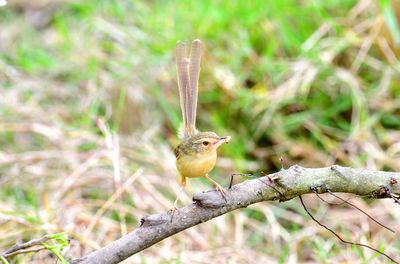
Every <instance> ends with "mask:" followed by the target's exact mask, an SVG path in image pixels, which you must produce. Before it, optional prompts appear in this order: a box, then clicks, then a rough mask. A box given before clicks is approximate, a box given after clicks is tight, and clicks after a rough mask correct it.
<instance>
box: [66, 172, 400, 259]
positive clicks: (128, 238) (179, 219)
mask: <svg viewBox="0 0 400 264" xmlns="http://www.w3.org/2000/svg"><path fill="white" fill-rule="evenodd" d="M399 183H400V173H395V172H383V171H370V170H365V169H353V168H347V167H340V166H337V165H334V166H331V167H327V168H318V169H308V168H302V167H300V166H298V165H295V166H292V167H290V168H289V169H287V170H282V171H279V172H277V173H274V174H271V175H267V176H265V177H260V178H256V179H253V180H247V181H244V182H242V183H240V184H237V185H234V186H232V188H230V189H228V190H226V193H227V200H226V201H225V200H224V199H223V198H222V197H221V195H220V194H219V193H218V192H217V191H215V190H213V191H208V192H203V193H196V194H194V197H193V201H195V203H193V204H190V205H187V206H185V207H183V208H180V209H179V211H178V212H176V213H175V214H174V217H173V219H171V215H170V214H168V213H161V214H155V215H150V216H146V217H144V218H143V219H142V220H141V225H140V227H138V228H137V229H135V230H134V231H132V232H131V233H129V234H127V235H125V236H123V237H121V238H120V239H118V240H116V241H114V242H112V243H110V244H109V245H107V246H105V247H103V248H101V249H99V250H96V251H94V252H92V253H90V254H89V255H87V256H85V257H82V258H79V259H75V260H73V261H72V263H73V264H78V263H79V264H92V263H93V264H94V263H96V264H102V263H108V264H113V263H119V262H121V261H122V260H124V259H126V258H128V257H130V256H132V255H133V254H135V253H138V252H140V251H142V250H144V249H146V248H148V247H150V246H152V245H154V244H155V243H157V242H159V241H161V240H163V239H165V238H167V237H169V236H172V235H174V234H176V233H179V232H181V231H183V230H185V229H187V228H190V227H192V226H195V225H198V224H200V223H203V222H206V221H208V220H210V219H212V218H215V217H218V216H220V215H223V214H226V213H228V212H230V211H233V210H236V209H240V208H245V207H247V206H249V205H251V204H254V203H259V202H263V201H274V200H279V201H287V200H290V199H292V198H294V197H297V196H299V195H303V194H307V193H313V192H315V190H317V192H318V193H326V192H343V193H352V194H356V195H360V196H366V197H371V198H377V199H380V198H393V197H398V195H399V194H400V184H399ZM393 199H394V198H393Z"/></svg>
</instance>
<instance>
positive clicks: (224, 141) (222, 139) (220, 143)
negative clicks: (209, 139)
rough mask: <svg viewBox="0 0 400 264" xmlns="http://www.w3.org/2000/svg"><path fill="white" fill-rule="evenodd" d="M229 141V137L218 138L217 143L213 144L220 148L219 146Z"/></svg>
mask: <svg viewBox="0 0 400 264" xmlns="http://www.w3.org/2000/svg"><path fill="white" fill-rule="evenodd" d="M230 140H231V137H230V136H226V137H220V138H219V139H218V141H217V142H215V145H216V146H217V147H219V146H221V145H222V144H224V143H229V141H230Z"/></svg>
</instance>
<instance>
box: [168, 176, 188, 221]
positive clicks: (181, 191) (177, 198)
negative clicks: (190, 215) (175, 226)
mask: <svg viewBox="0 0 400 264" xmlns="http://www.w3.org/2000/svg"><path fill="white" fill-rule="evenodd" d="M181 184H182V186H181V189H180V190H179V192H178V195H177V196H176V199H175V202H174V205H173V207H172V208H171V209H170V210H169V211H168V212H169V213H170V214H171V221H172V217H173V216H174V213H175V212H176V211H178V207H176V205H177V204H178V201H179V197H180V196H181V194H182V193H183V190H185V187H186V177H181Z"/></svg>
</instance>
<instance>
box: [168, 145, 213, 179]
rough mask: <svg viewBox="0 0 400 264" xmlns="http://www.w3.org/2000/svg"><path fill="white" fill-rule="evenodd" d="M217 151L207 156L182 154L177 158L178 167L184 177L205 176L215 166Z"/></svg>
mask: <svg viewBox="0 0 400 264" xmlns="http://www.w3.org/2000/svg"><path fill="white" fill-rule="evenodd" d="M216 161H217V152H215V151H214V152H213V153H210V154H209V155H205V156H200V157H199V156H192V155H182V156H179V157H178V158H177V160H176V167H177V169H178V171H179V172H180V173H181V174H182V176H184V177H188V178H197V177H204V176H205V175H206V174H207V173H209V172H210V171H211V170H212V169H213V168H214V166H215V163H216Z"/></svg>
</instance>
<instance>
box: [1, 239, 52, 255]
mask: <svg viewBox="0 0 400 264" xmlns="http://www.w3.org/2000/svg"><path fill="white" fill-rule="evenodd" d="M50 239H51V236H50V235H45V236H43V237H41V238H36V239H32V240H30V241H28V242H25V243H22V244H16V245H14V246H13V247H12V248H10V249H8V250H6V251H4V253H3V254H1V256H5V257H6V256H7V255H10V254H11V253H14V252H17V251H20V250H23V249H27V248H30V247H33V246H41V245H42V244H43V243H44V242H46V241H48V240H50ZM18 254H20V253H18ZM14 255H15V254H14Z"/></svg>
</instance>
